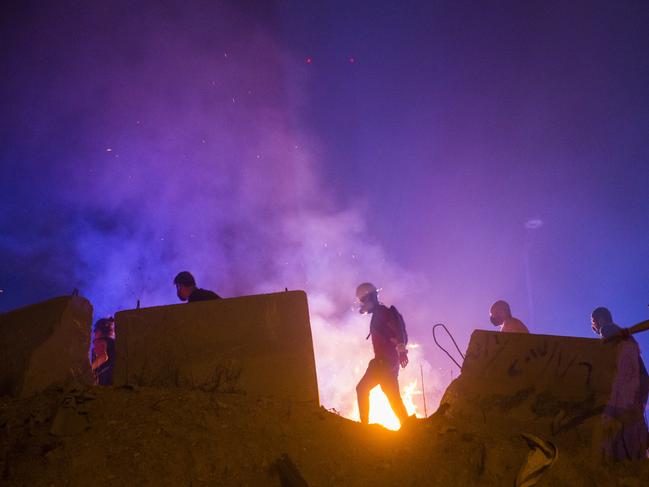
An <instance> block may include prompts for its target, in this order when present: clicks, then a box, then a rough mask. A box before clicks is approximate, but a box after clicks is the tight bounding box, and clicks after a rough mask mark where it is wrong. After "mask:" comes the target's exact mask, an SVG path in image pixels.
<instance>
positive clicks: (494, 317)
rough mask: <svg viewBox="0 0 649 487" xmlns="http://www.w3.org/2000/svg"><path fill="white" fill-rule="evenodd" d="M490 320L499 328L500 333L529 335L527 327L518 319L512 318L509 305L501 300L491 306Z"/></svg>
mask: <svg viewBox="0 0 649 487" xmlns="http://www.w3.org/2000/svg"><path fill="white" fill-rule="evenodd" d="M489 320H490V321H491V324H492V325H494V326H499V327H500V331H504V332H506V333H529V332H530V331H529V330H528V329H527V326H525V325H524V324H523V322H522V321H521V320H519V319H518V318H514V317H513V316H512V312H511V309H510V308H509V303H507V301H503V300H499V301H496V302H495V303H494V304H492V305H491V309H490V310H489Z"/></svg>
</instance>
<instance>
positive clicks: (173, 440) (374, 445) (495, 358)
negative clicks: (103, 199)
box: [0, 293, 649, 487]
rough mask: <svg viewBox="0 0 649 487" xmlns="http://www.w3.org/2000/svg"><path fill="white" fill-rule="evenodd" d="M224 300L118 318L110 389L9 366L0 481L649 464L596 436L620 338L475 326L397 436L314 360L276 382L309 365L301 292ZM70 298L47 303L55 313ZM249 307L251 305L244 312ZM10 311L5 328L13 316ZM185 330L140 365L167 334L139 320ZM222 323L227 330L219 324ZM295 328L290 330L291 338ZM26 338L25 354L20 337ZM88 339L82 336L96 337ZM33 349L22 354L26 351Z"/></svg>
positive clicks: (391, 480)
mask: <svg viewBox="0 0 649 487" xmlns="http://www.w3.org/2000/svg"><path fill="white" fill-rule="evenodd" d="M228 301H230V300H223V301H222V302H220V303H211V304H210V303H205V304H203V305H200V306H198V305H197V306H191V307H161V308H157V309H151V310H149V311H147V310H142V311H137V312H135V311H134V312H132V313H131V312H129V313H128V314H127V315H124V316H123V320H124V321H123V323H128V324H125V325H124V327H123V329H124V330H127V329H128V332H124V333H123V335H122V340H124V342H123V343H122V344H121V345H120V347H121V350H123V351H124V353H128V354H130V355H129V360H128V363H127V362H126V361H124V362H122V365H121V366H120V367H122V370H121V371H118V374H117V377H121V378H122V379H121V380H120V381H119V382H117V385H115V386H113V387H95V386H89V385H87V383H86V384H82V383H76V382H74V376H73V377H72V378H71V377H70V376H68V374H63V373H60V374H59V375H56V376H54V375H52V376H50V377H48V382H47V383H46V382H43V381H32V382H25V381H24V379H23V377H26V376H25V375H24V374H23V373H22V372H21V370H22V369H20V367H17V366H16V367H14V369H12V371H10V372H11V373H10V374H9V373H8V374H7V377H8V378H9V379H11V380H12V382H11V383H12V384H18V385H20V384H27V383H30V384H34V386H33V387H32V388H31V392H29V393H27V392H26V391H27V389H26V388H24V387H22V386H21V387H14V388H13V389H11V390H12V391H13V392H12V393H6V394H5V395H2V396H0V483H1V484H2V485H8V486H18V485H30V486H32V485H33V486H41V485H42V486H58V485H72V486H77V485H78V486H82V485H88V484H92V485H95V486H102V485H107V486H108V485H110V486H115V485H145V486H146V485H156V486H158V485H170V486H171V485H174V486H176V485H193V486H200V485H224V486H235V485H237V486H239V485H245V486H248V485H254V486H265V485H269V486H280V485H282V486H297V485H309V486H312V487H313V486H332V485H341V486H367V485H376V486H395V485H396V486H419V485H427V486H451V485H458V486H460V485H462V486H465V485H467V486H471V485H476V486H477V485H479V486H494V487H495V486H498V487H501V486H515V485H519V486H531V485H540V486H543V485H547V486H570V487H578V486H589V487H590V486H612V485H616V486H644V485H647V482H648V480H649V461H647V460H645V461H635V462H616V463H607V462H604V461H602V454H601V447H600V443H599V442H600V440H601V437H602V435H606V434H607V431H606V430H604V429H603V428H602V422H601V412H602V410H603V408H604V407H605V406H606V405H607V401H610V398H611V388H612V387H613V383H614V377H615V367H616V365H615V364H616V360H617V357H618V352H617V351H616V348H615V347H608V346H605V345H604V344H602V343H600V342H598V341H596V340H586V339H573V338H563V337H547V336H546V337H544V336H540V335H518V334H500V335H499V334H497V333H493V332H476V333H474V336H473V337H472V340H471V344H470V346H469V349H468V350H467V358H466V361H465V364H464V367H463V372H462V374H461V375H460V377H459V378H458V379H456V381H454V383H453V384H451V386H450V387H449V388H448V390H447V393H446V394H445V396H444V398H443V399H442V402H441V405H440V408H439V409H438V411H437V412H436V413H435V414H433V415H432V416H431V417H429V418H426V419H416V420H412V421H409V422H408V423H407V424H405V425H404V427H403V428H402V429H401V430H399V431H396V432H395V431H389V430H386V429H384V428H383V427H381V426H378V425H370V426H363V425H361V424H359V423H356V422H354V421H350V420H348V419H345V418H343V417H341V416H339V415H338V414H336V412H335V411H329V410H327V409H325V408H323V407H321V406H318V401H317V400H314V399H315V398H317V388H315V385H314V381H315V374H314V372H313V370H312V369H311V365H310V364H309V367H308V368H306V369H305V370H304V371H297V372H296V374H295V375H294V376H292V377H291V378H290V380H291V381H292V383H293V384H295V391H294V392H292V391H291V390H289V389H283V388H281V387H269V384H270V385H273V384H280V382H281V380H280V379H281V373H280V374H278V372H283V371H285V370H287V369H289V368H291V367H293V365H292V363H294V362H299V361H300V360H303V358H304V356H309V357H310V360H313V357H312V354H311V355H309V354H310V353H311V352H309V350H310V349H309V347H310V346H311V344H310V343H308V342H309V341H310V334H307V333H306V329H305V327H308V312H307V308H306V296H304V295H301V296H300V295H297V294H291V293H282V294H280V295H267V296H266V297H253V299H247V298H246V299H245V300H244V301H241V302H236V301H234V300H233V301H232V302H230V303H228ZM57 303H58V302H57ZM296 303H297V305H296ZM300 303H302V304H300ZM55 304H56V303H55ZM60 304H61V303H58V304H56V306H54V307H53V308H52V309H53V310H54V311H55V312H56V314H57V316H60V314H59V312H60V310H61V309H62V308H61V306H59V305H60ZM239 307H240V308H242V309H246V310H247V311H246V314H245V317H244V318H241V319H240V320H239V318H238V317H239V316H240V313H239V312H238V311H237V309H238V308H239ZM219 309H220V310H221V312H220V313H216V312H215V310H219ZM291 309H294V310H296V311H295V312H294V313H293V312H291ZM184 310H186V313H184V312H183V311H184ZM251 310H252V311H251ZM86 314H87V313H86ZM39 316H40V315H39ZM84 316H85V315H84ZM224 316H226V317H228V319H227V321H228V322H227V323H225V322H222V321H223V317H224ZM241 316H243V315H241ZM187 317H191V319H187ZM305 317H306V318H305ZM0 318H2V319H3V320H5V321H4V323H9V322H8V321H6V318H8V317H7V316H6V315H5V316H4V317H0ZM118 318H119V317H118ZM143 318H146V320H143ZM12 319H13V318H12ZM127 319H128V320H129V321H128V322H127V321H126V320H127ZM181 319H182V320H184V321H182V322H180V321H179V320H181ZM210 320H212V321H210ZM219 320H221V322H220V321H219ZM237 320H239V322H240V323H244V324H246V325H245V326H248V329H250V330H252V329H255V328H256V327H260V328H262V334H260V335H259V337H262V338H260V339H259V340H258V341H257V342H250V343H248V342H246V343H242V342H241V343H237V342H236V341H235V340H234V338H235V336H234V334H235V332H236V330H237V326H236V325H237ZM245 320H248V321H245ZM289 320H292V322H291V324H290V325H287V324H286V323H287V321H289ZM65 321H66V320H64V322H65ZM50 322H52V320H49V321H48V320H45V321H44V323H50ZM73 322H75V321H74V320H70V323H73ZM12 323H13V322H12ZM138 323H140V325H139V326H140V328H139V329H138V328H137V327H138ZM178 323H182V324H181V328H182V330H184V333H183V334H181V335H182V337H183V339H182V340H180V341H178V342H177V343H178V344H179V345H178V349H179V350H180V351H181V352H182V354H185V355H181V352H178V354H176V355H174V356H173V357H174V360H173V363H172V365H173V367H167V366H165V364H164V363H162V362H161V363H159V364H156V363H155V362H154V361H153V360H151V361H146V360H142V361H141V362H140V357H139V356H136V352H135V351H136V350H137V349H138V347H139V349H141V350H143V353H144V354H145V356H150V357H155V356H156V354H157V353H158V354H159V352H158V351H159V350H167V349H168V347H169V343H171V341H170V340H166V339H165V340H161V339H159V340H157V341H152V342H150V341H148V340H145V339H144V338H143V337H145V336H146V333H149V332H147V331H146V330H145V329H144V328H143V327H144V326H146V327H147V328H148V329H150V333H152V334H153V336H156V337H160V336H161V335H160V334H159V333H156V332H157V331H158V330H160V329H166V330H167V331H166V332H165V333H164V334H163V335H162V336H170V337H172V338H173V336H174V334H173V333H171V331H169V330H172V329H174V327H177V326H178V325H177V324H178ZM88 325H89V323H88ZM226 325H227V328H224V326H226ZM12 326H16V324H15V323H14V324H13V325H12ZM34 326H35V325H34ZM76 326H77V325H74V327H71V328H70V329H76ZM216 326H221V328H218V329H216V330H217V331H216V332H213V331H212V329H213V328H214V327H216ZM129 327H130V328H129ZM161 327H166V328H161ZM46 328H47V329H48V330H57V329H61V328H60V327H58V326H53V327H51V326H50V325H47V327H46ZM8 330H9V327H7V328H6V330H5V331H7V333H8V335H7V336H12V335H11V333H9V331H8ZM224 330H233V331H232V333H230V334H225V333H226V332H225V331H224ZM286 330H292V331H290V334H289V335H286V333H287V332H286ZM18 331H19V330H18ZM20 333H22V332H20ZM20 333H19V334H18V335H16V336H17V337H18V338H20V337H22V336H23V335H21V334H20ZM219 333H221V335H219ZM228 333H229V332H228ZM282 333H284V335H282ZM178 336H180V335H178ZM43 337H44V338H43V339H42V340H41V343H47V342H48V340H47V339H46V337H47V333H45V332H43ZM125 337H128V340H127V338H125ZM206 337H207V338H209V339H210V340H212V341H213V342H214V343H211V344H210V349H212V350H215V352H214V354H216V355H218V353H217V352H219V350H216V348H218V347H216V345H215V343H217V342H219V341H223V343H227V344H228V348H224V350H226V351H230V350H231V348H232V347H237V350H240V357H242V359H241V360H239V361H238V362H236V363H234V362H233V359H232V357H233V356H227V355H223V356H222V357H216V358H215V357H213V356H212V355H210V354H208V353H206V351H205V350H202V349H201V348H200V344H201V343H207V342H205V339H206ZM299 337H303V338H299ZM18 338H16V341H15V343H16V344H17V345H16V347H20V346H23V345H20V344H21V343H23V342H24V340H23V339H22V338H20V340H22V341H20V340H18ZM118 339H119V335H118ZM136 339H137V340H139V345H138V347H134V343H135V340H136ZM80 340H81V341H83V342H85V343H87V337H83V339H80ZM263 340H266V341H268V342H269V343H271V342H273V341H279V342H284V341H285V340H296V342H295V345H296V347H297V346H302V348H301V349H299V350H298V351H297V352H295V353H296V354H299V355H295V357H288V358H287V357H283V356H281V354H278V353H276V352H274V350H278V348H276V347H268V349H267V350H263V353H262V354H260V355H259V356H260V357H261V360H263V362H261V361H255V358H256V357H257V354H258V352H256V350H258V349H259V350H262V347H261V345H263V344H262V343H261V342H262V341H263ZM300 340H302V341H301V342H300ZM300 343H301V344H302V345H300ZM28 345H29V344H27V345H25V346H24V347H26V348H24V349H25V350H28V351H29V350H32V348H30V346H28ZM147 347H150V348H147ZM118 348H119V347H118ZM48 350H50V348H48ZM21 353H22V352H21ZM25 353H26V352H25ZM30 353H31V352H30ZM51 353H54V352H51ZM169 353H171V352H169ZM16 356H18V355H16ZM32 356H33V355H25V354H22V355H20V357H26V358H25V359H24V361H23V362H22V363H24V364H27V366H28V367H33V366H36V365H38V364H40V362H38V361H33V360H32V359H31V358H30V357H32ZM52 356H53V355H52ZM118 357H119V356H118ZM183 357H186V358H187V362H185V361H184V360H185V359H184V358H183ZM190 359H191V360H190ZM21 360H23V359H22V358H21ZM16 363H18V362H16ZM71 363H74V361H72V362H71ZM274 363H277V364H278V366H277V367H276V369H275V370H273V367H272V365H271V364H274ZM29 364H31V365H29ZM226 365H227V366H228V367H231V369H228V370H229V371H232V370H234V368H233V367H236V371H237V373H236V374H234V373H230V372H228V374H226V375H227V377H230V378H231V379H232V380H229V381H222V380H216V381H215V380H214V376H213V374H212V371H213V370H215V367H217V368H218V367H225V366H226ZM39 366H40V365H39ZM219 370H220V369H219ZM255 371H258V373H259V374H266V376H265V377H268V379H267V381H269V382H267V383H266V382H264V381H262V380H261V379H260V378H259V377H257V378H255V376H254V373H255ZM239 372H240V373H239ZM298 372H299V374H298ZM273 374H275V375H273ZM219 377H221V376H219ZM260 377H262V376H260ZM16 378H17V379H16ZM18 379H20V380H19V381H18ZM55 379H56V380H55ZM172 379H173V380H172ZM45 384H47V385H45ZM36 385H38V387H36ZM280 385H281V384H280ZM619 386H620V387H622V386H623V385H619ZM616 387H617V386H616ZM275 390H277V394H272V392H273V391H275ZM314 391H315V393H314ZM526 479H527V480H526ZM536 481H538V483H536V484H535V483H534V482H536Z"/></svg>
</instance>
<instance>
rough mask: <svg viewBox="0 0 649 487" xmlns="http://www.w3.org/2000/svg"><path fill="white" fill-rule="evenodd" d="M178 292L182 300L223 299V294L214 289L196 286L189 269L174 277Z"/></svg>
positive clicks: (189, 301) (191, 301)
mask: <svg viewBox="0 0 649 487" xmlns="http://www.w3.org/2000/svg"><path fill="white" fill-rule="evenodd" d="M174 285H175V286H176V294H177V295H178V299H180V300H181V301H187V302H188V303H193V302H196V301H210V300H212V299H221V296H219V295H218V294H216V293H215V292H213V291H208V290H207V289H201V288H198V287H196V281H195V280H194V276H192V275H191V273H189V272H187V271H182V272H179V273H178V275H177V276H176V277H175V278H174Z"/></svg>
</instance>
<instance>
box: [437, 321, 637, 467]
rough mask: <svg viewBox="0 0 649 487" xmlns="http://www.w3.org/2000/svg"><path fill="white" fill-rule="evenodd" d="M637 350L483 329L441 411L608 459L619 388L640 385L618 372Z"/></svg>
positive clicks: (595, 341) (593, 341)
mask: <svg viewBox="0 0 649 487" xmlns="http://www.w3.org/2000/svg"><path fill="white" fill-rule="evenodd" d="M631 348H633V347H629V344H620V345H616V344H605V343H603V342H602V340H599V339H588V338H574V337H560V336H549V335H533V334H522V333H498V332H490V331H482V330H476V331H475V332H473V334H472V335H471V341H470V343H469V347H468V349H467V353H466V359H465V361H464V364H463V366H462V373H461V374H460V376H459V377H458V378H457V379H456V380H455V381H454V382H453V383H452V384H451V385H450V386H449V387H448V389H447V390H446V393H445V394H444V397H443V398H442V401H441V403H440V411H441V412H442V413H443V414H444V415H446V416H448V417H451V418H455V419H457V420H459V421H462V422H464V423H465V424H469V423H470V422H472V421H475V422H479V423H481V424H484V423H490V424H491V425H492V426H493V427H498V424H501V425H507V427H511V425H516V427H517V428H519V429H520V431H521V433H523V432H528V433H529V432H531V433H534V434H538V435H540V436H541V437H543V438H546V439H551V440H552V441H555V442H558V443H559V444H561V443H564V444H565V445H571V446H572V447H574V446H575V445H580V447H587V448H593V450H594V451H593V454H594V456H595V457H596V458H601V455H602V448H603V446H602V445H604V444H606V443H607V441H609V439H610V438H609V439H607V436H609V437H610V436H611V435H614V434H616V433H615V432H613V431H611V429H610V427H607V428H608V429H607V430H606V431H605V427H604V424H603V421H602V418H603V413H604V411H605V410H606V409H607V408H608V409H610V408H611V407H617V406H619V404H618V403H619V402H620V395H619V392H615V391H616V390H617V391H619V390H620V388H627V389H628V387H637V386H634V385H633V384H632V381H633V380H635V381H636V383H637V374H636V377H635V379H629V378H628V377H627V374H626V373H625V372H623V373H620V374H618V369H619V368H620V367H621V364H623V363H624V362H625V361H629V353H631V354H632V353H633V350H631ZM636 350H637V348H636ZM635 353H636V354H635V360H636V363H637V352H635ZM632 361H633V360H631V362H632ZM630 381H631V382H630Z"/></svg>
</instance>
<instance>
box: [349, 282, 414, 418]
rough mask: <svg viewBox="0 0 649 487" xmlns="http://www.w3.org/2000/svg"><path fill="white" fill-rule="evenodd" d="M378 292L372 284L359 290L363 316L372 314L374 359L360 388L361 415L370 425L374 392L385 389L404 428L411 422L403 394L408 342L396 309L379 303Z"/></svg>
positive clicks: (370, 335)
mask: <svg viewBox="0 0 649 487" xmlns="http://www.w3.org/2000/svg"><path fill="white" fill-rule="evenodd" d="M378 292H379V291H378V289H377V288H376V287H375V286H374V285H373V284H371V283H369V282H364V283H363V284H361V285H359V286H358V288H356V298H357V299H358V304H359V312H360V313H361V314H371V315H372V319H371V321H370V333H369V335H368V336H367V338H370V337H371V338H372V347H373V349H374V358H373V359H372V360H370V362H369V364H368V365H367V370H366V371H365V374H364V375H363V378H362V379H361V380H360V382H359V383H358V385H357V386H356V395H357V398H358V412H359V415H360V420H361V423H362V424H367V423H368V422H369V414H370V391H371V390H372V389H373V388H374V387H376V386H377V385H380V386H381V389H382V390H383V392H384V394H385V395H386V396H387V398H388V401H389V402H390V407H391V408H392V411H394V414H395V415H396V416H397V418H398V419H399V422H400V423H401V426H403V425H404V423H405V422H406V421H407V420H408V419H409V417H408V412H407V411H406V407H405V405H404V404H403V400H402V399H401V393H400V392H399V365H401V367H405V366H406V365H407V364H408V351H407V350H406V345H405V342H406V341H407V337H405V336H404V334H405V332H404V331H403V330H404V329H403V327H401V326H400V325H399V322H398V320H399V317H397V314H396V313H397V312H396V309H394V311H393V308H387V307H386V306H384V305H383V304H382V303H380V302H379V298H378Z"/></svg>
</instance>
